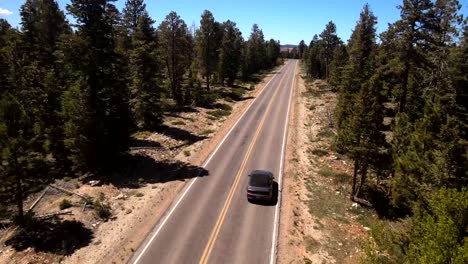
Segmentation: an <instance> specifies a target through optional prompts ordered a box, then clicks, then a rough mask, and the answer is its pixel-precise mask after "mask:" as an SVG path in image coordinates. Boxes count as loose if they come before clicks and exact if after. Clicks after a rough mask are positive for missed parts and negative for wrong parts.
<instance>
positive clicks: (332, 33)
mask: <svg viewBox="0 0 468 264" xmlns="http://www.w3.org/2000/svg"><path fill="white" fill-rule="evenodd" d="M319 36H320V38H321V39H322V42H323V53H322V56H321V60H322V61H323V65H324V66H325V74H324V75H323V77H324V78H325V79H328V75H329V68H330V63H331V61H332V58H333V52H334V50H335V48H336V47H337V46H338V45H339V42H340V39H339V38H338V36H337V35H336V25H335V23H333V21H330V22H328V24H327V25H326V26H325V29H324V30H323V31H322V33H320V35H319Z"/></svg>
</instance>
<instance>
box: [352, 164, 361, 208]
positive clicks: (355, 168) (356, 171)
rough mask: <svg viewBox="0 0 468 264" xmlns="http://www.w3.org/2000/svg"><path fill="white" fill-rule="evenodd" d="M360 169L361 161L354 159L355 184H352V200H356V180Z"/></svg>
mask: <svg viewBox="0 0 468 264" xmlns="http://www.w3.org/2000/svg"><path fill="white" fill-rule="evenodd" d="M358 170H359V161H357V160H355V161H354V172H353V184H352V186H351V201H354V197H355V193H356V180H357V174H358Z"/></svg>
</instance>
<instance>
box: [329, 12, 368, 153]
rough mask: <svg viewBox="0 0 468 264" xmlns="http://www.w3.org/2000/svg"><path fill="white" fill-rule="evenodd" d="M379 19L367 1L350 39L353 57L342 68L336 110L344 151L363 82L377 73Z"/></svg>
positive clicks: (337, 141)
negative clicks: (376, 39) (376, 41)
mask: <svg viewBox="0 0 468 264" xmlns="http://www.w3.org/2000/svg"><path fill="white" fill-rule="evenodd" d="M376 23H377V19H376V17H375V16H374V14H373V13H372V11H370V8H369V5H367V4H366V5H364V8H363V10H362V12H361V15H360V18H359V21H358V23H357V24H356V27H355V29H354V31H353V33H352V35H351V38H350V40H349V45H348V46H349V49H348V50H349V59H348V63H347V65H346V66H345V67H344V68H342V69H341V71H342V75H343V77H342V80H341V81H340V83H339V95H338V103H337V106H336V110H335V115H336V119H337V122H336V123H337V130H338V131H337V132H338V135H337V137H336V138H335V145H336V147H337V148H338V150H339V151H341V152H347V151H348V149H349V145H350V144H352V143H350V137H352V131H350V127H351V122H352V121H351V120H352V119H353V116H354V115H356V114H355V113H353V112H354V111H353V109H354V104H355V101H356V96H357V95H358V93H359V91H360V89H361V85H362V84H363V83H365V82H366V81H367V80H369V78H370V77H371V76H372V74H373V73H374V71H373V70H374V66H375V62H374V61H375V59H374V50H375V37H376V36H375V30H376V29H375V25H376Z"/></svg>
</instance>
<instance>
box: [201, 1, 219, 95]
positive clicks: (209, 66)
mask: <svg viewBox="0 0 468 264" xmlns="http://www.w3.org/2000/svg"><path fill="white" fill-rule="evenodd" d="M220 32H221V29H220V25H219V23H218V22H216V21H215V19H214V17H213V14H212V13H211V12H210V11H208V10H205V11H204V12H203V14H202V17H201V20H200V28H199V29H198V30H197V33H196V38H195V43H196V44H195V45H196V50H197V59H198V64H199V66H200V69H201V73H202V75H204V76H205V78H206V89H207V90H210V77H211V75H212V74H213V72H214V71H215V70H216V69H217V64H218V58H219V54H218V50H219V48H220V45H221V38H220Z"/></svg>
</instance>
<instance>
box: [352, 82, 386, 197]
mask: <svg viewBox="0 0 468 264" xmlns="http://www.w3.org/2000/svg"><path fill="white" fill-rule="evenodd" d="M355 102H356V105H355V107H356V111H355V112H354V113H353V115H352V120H351V125H350V129H349V133H350V135H349V137H350V141H349V154H350V157H351V158H352V159H353V160H354V173H353V181H352V189H351V199H355V198H356V197H358V196H359V193H360V190H361V188H362V186H363V185H364V184H365V182H366V179H367V177H368V174H369V173H370V172H374V173H376V174H377V175H379V174H381V173H380V172H381V171H383V170H385V169H386V168H385V166H386V165H387V164H389V155H388V146H387V143H386V141H385V136H384V134H383V133H382V130H383V118H384V115H383V109H384V108H383V103H384V97H383V95H382V80H381V77H380V75H379V74H376V75H374V76H373V77H372V78H371V79H370V80H369V81H368V82H366V83H364V84H363V85H362V87H361V89H360V92H359V94H358V96H357V98H356V101H355ZM358 177H359V178H358ZM358 182H359V183H358Z"/></svg>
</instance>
